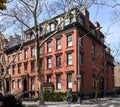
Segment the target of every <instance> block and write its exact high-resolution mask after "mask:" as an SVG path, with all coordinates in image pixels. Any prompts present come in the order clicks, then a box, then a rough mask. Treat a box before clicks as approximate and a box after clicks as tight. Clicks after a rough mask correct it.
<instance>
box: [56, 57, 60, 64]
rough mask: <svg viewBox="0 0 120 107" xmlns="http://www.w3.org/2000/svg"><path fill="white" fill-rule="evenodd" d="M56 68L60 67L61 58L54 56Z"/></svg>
mask: <svg viewBox="0 0 120 107" xmlns="http://www.w3.org/2000/svg"><path fill="white" fill-rule="evenodd" d="M56 66H61V56H56Z"/></svg>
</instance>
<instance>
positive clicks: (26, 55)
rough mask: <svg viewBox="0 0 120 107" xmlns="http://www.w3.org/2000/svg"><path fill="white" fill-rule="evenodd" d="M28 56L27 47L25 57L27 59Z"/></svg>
mask: <svg viewBox="0 0 120 107" xmlns="http://www.w3.org/2000/svg"><path fill="white" fill-rule="evenodd" d="M27 58H28V49H25V50H24V59H27Z"/></svg>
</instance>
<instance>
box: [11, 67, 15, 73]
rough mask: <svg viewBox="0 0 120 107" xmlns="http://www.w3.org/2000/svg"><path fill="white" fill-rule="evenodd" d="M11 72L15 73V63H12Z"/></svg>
mask: <svg viewBox="0 0 120 107" xmlns="http://www.w3.org/2000/svg"><path fill="white" fill-rule="evenodd" d="M12 74H13V75H14V74H15V65H12Z"/></svg>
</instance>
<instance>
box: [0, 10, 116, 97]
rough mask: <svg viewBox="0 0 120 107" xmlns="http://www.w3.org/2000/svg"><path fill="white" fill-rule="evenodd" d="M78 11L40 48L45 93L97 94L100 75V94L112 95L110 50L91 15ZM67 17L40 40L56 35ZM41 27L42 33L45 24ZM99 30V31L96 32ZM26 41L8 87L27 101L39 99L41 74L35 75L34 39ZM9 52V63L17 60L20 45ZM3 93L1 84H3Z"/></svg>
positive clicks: (28, 37) (29, 37) (28, 35)
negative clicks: (18, 92)
mask: <svg viewBox="0 0 120 107" xmlns="http://www.w3.org/2000/svg"><path fill="white" fill-rule="evenodd" d="M77 12H78V10H77V9H73V10H72V11H71V14H72V17H69V18H66V19H65V21H64V23H63V24H61V30H59V32H58V33H57V34H55V35H54V36H53V37H52V38H51V39H49V40H48V41H46V42H45V43H44V45H43V46H42V47H41V48H40V59H41V65H40V66H41V72H42V75H43V81H44V91H67V89H70V88H72V90H73V91H77V90H80V91H82V92H83V93H84V94H88V95H90V94H93V93H94V92H95V77H96V75H98V84H99V90H106V93H111V92H112V88H113V83H114V81H113V80H114V78H113V70H114V64H113V59H114V58H113V57H112V55H111V54H110V49H109V48H107V46H105V44H104V35H103V33H102V32H101V31H100V29H99V28H100V24H99V23H98V22H96V23H95V24H93V23H92V22H91V21H90V20H89V12H88V11H87V10H86V9H84V10H83V11H82V12H79V14H76V13H77ZM63 17H64V14H61V15H59V16H57V17H54V18H53V19H54V21H53V19H51V20H50V21H48V22H49V26H48V27H47V28H46V29H47V32H46V34H45V35H42V37H40V39H41V38H45V37H46V36H49V34H50V33H52V32H54V31H55V28H56V24H59V23H60V22H61V21H62V19H63ZM48 22H43V23H41V24H40V26H41V29H42V28H43V27H44V24H46V23H48ZM95 29H96V30H95ZM25 34H26V38H25V39H26V41H25V43H24V45H23V46H22V49H21V51H20V52H19V54H18V56H17V57H16V59H15V61H14V63H12V64H11V66H10V67H9V69H8V74H9V75H7V76H6V81H5V83H6V87H7V91H8V92H10V93H15V92H17V91H18V90H19V91H21V92H25V93H26V94H25V97H31V98H32V97H37V96H38V74H37V72H36V59H35V50H36V49H35V43H34V35H33V34H32V33H30V32H29V31H25ZM17 43H18V44H16V45H14V46H11V47H10V48H8V49H6V60H7V61H6V62H7V63H8V62H9V61H10V59H12V58H13V57H14V54H15V53H16V51H17V49H18V48H19V46H20V44H19V42H17ZM0 83H1V84H0V90H1V91H2V82H0Z"/></svg>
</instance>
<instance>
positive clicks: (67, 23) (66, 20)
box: [64, 18, 70, 26]
mask: <svg viewBox="0 0 120 107" xmlns="http://www.w3.org/2000/svg"><path fill="white" fill-rule="evenodd" d="M69 24H70V18H66V19H65V20H64V26H67V25H69Z"/></svg>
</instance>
